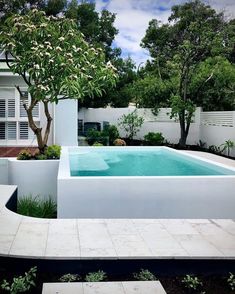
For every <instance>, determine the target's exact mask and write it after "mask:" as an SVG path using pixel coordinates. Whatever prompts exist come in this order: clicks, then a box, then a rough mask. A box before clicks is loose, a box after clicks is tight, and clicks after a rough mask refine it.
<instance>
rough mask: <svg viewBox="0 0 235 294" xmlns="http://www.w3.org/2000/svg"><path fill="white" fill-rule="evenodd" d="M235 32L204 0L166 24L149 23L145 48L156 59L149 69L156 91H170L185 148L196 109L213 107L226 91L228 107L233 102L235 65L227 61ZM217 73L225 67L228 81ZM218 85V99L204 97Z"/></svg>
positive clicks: (175, 12)
mask: <svg viewBox="0 0 235 294" xmlns="http://www.w3.org/2000/svg"><path fill="white" fill-rule="evenodd" d="M232 24H233V23H232ZM232 31H233V30H232V27H231V26H228V24H227V23H226V21H225V20H224V16H223V13H216V11H215V10H214V9H212V8H211V7H210V6H209V5H206V4H204V3H203V2H201V1H199V0H195V1H190V2H187V3H184V4H182V5H175V6H173V7H172V13H171V15H170V17H169V19H168V23H167V24H162V23H160V22H159V21H158V20H156V19H154V20H152V21H150V23H149V27H148V29H147V31H146V34H145V37H144V38H143V40H142V43H141V45H142V47H144V48H146V49H148V50H149V53H150V56H151V57H152V62H150V65H148V68H149V69H150V73H151V74H152V75H153V76H154V77H155V82H156V84H157V86H156V93H157V92H159V91H160V92H161V90H162V89H163V90H164V93H166V92H165V90H166V89H167V90H168V94H167V95H168V103H169V106H171V107H172V113H171V116H172V117H177V118H178V119H179V122H180V128H181V136H180V140H179V144H180V145H182V146H184V145H185V144H186V139H187V135H188V131H189V127H190V123H191V120H192V116H193V113H194V110H195V107H196V106H201V105H203V104H204V105H205V104H206V105H208V104H210V105H212V104H214V100H213V99H215V97H216V98H217V99H218V96H220V97H221V96H222V92H223V93H225V92H226V93H227V96H226V99H225V100H226V102H225V104H226V103H227V102H228V101H230V102H231V93H230V94H229V93H228V91H233V90H234V89H233V90H231V89H232V87H231V82H232V81H233V71H234V67H233V66H232V65H231V64H230V63H229V61H228V62H227V61H226V60H228V59H226V57H230V59H232V56H233V47H232V45H233V44H234V43H233V42H232V40H231V35H232V33H231V32H232ZM218 56H221V58H222V57H224V58H225V59H221V58H217V57H218ZM203 63H204V65H203ZM218 69H220V70H222V69H223V70H224V69H226V72H227V74H228V75H229V77H228V76H227V77H226V78H222V76H221V74H220V71H219V70H218ZM218 79H219V80H220V82H218ZM213 85H214V86H215V85H216V89H219V87H221V86H222V88H220V91H219V92H218V93H216V90H215V88H214V91H213V95H211V93H209V91H207V96H206V97H205V96H204V92H203V90H204V91H205V90H208V89H211V87H212V86H213ZM228 89H230V90H228ZM233 93H234V92H233ZM161 95H162V94H161ZM163 96H164V97H165V95H163ZM203 99H204V100H203ZM153 104H154V100H153ZM152 107H156V104H155V105H152Z"/></svg>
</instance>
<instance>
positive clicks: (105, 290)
mask: <svg viewBox="0 0 235 294" xmlns="http://www.w3.org/2000/svg"><path fill="white" fill-rule="evenodd" d="M42 294H166V292H165V290H164V289H163V287H162V285H161V283H160V282H159V281H133V282H97V283H80V282H78V283H77V282H76V283H45V284H43V289H42Z"/></svg>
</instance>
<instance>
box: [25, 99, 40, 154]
mask: <svg viewBox="0 0 235 294" xmlns="http://www.w3.org/2000/svg"><path fill="white" fill-rule="evenodd" d="M36 104H37V102H35V103H31V104H30V106H29V107H28V108H27V107H25V109H26V112H27V116H28V122H29V127H30V129H31V130H32V131H33V132H34V134H35V135H36V138H37V143H38V149H39V151H40V153H44V151H45V145H44V142H43V138H42V128H39V127H37V125H36V124H35V122H34V119H33V108H34V106H35V105H36Z"/></svg>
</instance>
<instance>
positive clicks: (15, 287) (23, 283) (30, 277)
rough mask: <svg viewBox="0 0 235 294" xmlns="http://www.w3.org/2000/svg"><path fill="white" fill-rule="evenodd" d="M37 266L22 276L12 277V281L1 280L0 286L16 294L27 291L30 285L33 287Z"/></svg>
mask: <svg viewBox="0 0 235 294" xmlns="http://www.w3.org/2000/svg"><path fill="white" fill-rule="evenodd" d="M36 272H37V267H36V266H35V267H32V268H31V269H30V270H29V271H28V272H26V273H25V275H24V276H19V277H16V278H13V281H12V283H11V284H10V283H9V282H8V281H6V280H3V282H2V284H1V288H2V289H3V290H5V291H7V292H10V294H17V293H23V292H27V291H29V290H30V289H31V288H32V287H35V282H34V280H35V278H36Z"/></svg>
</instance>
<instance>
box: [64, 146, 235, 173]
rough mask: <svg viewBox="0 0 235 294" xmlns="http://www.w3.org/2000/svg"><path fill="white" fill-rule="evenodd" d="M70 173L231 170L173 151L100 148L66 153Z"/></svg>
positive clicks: (215, 171)
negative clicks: (67, 154)
mask: <svg viewBox="0 0 235 294" xmlns="http://www.w3.org/2000/svg"><path fill="white" fill-rule="evenodd" d="M69 160H70V174H71V176H80V177H82V176H212V175H213V176H215V175H235V171H233V170H230V169H226V168H223V167H220V166H217V165H214V164H211V163H208V162H205V161H202V160H198V159H195V158H192V157H189V156H184V155H182V154H179V153H177V152H174V151H171V150H168V149H163V148H159V149H158V148H156V149H144V150H143V149H139V150H136V149H130V150H124V149H123V150H121V149H120V150H117V149H112V148H110V149H102V148H99V147H96V148H94V149H88V150H87V151H84V152H74V153H73V152H71V153H70V154H69Z"/></svg>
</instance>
